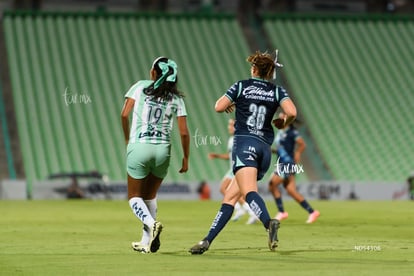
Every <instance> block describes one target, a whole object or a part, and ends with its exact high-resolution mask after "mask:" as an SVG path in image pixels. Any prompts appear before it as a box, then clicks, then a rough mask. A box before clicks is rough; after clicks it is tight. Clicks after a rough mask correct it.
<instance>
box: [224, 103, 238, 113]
mask: <svg viewBox="0 0 414 276" xmlns="http://www.w3.org/2000/svg"><path fill="white" fill-rule="evenodd" d="M235 108H236V107H235V105H234V104H232V105H230V106H229V107H227V108H226V110H225V111H226V113H232V112H233V111H234V109H235Z"/></svg>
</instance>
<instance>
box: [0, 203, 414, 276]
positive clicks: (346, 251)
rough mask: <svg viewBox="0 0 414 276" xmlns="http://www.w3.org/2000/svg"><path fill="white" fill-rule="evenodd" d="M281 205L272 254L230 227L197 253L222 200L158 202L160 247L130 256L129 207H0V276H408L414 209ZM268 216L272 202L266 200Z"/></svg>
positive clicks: (412, 267)
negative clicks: (311, 215) (311, 218)
mask: <svg viewBox="0 0 414 276" xmlns="http://www.w3.org/2000/svg"><path fill="white" fill-rule="evenodd" d="M311 203H312V205H313V206H314V207H316V208H317V209H318V210H320V211H321V217H320V218H319V220H318V221H317V222H316V223H314V224H311V225H307V224H305V220H306V217H307V214H306V212H305V211H304V210H303V209H302V208H301V207H300V206H299V205H298V204H296V203H295V202H293V201H286V202H285V206H286V209H287V211H288V212H289V219H288V220H285V221H283V222H282V225H281V228H280V230H279V241H280V242H279V247H278V248H277V251H276V252H270V251H269V250H268V248H267V233H266V232H265V230H264V228H263V226H262V225H261V224H255V225H246V224H245V221H246V219H247V217H245V218H243V219H242V220H240V221H238V222H229V224H228V225H227V227H226V228H225V229H224V230H223V232H222V233H221V234H220V235H219V236H218V237H217V239H216V240H215V241H214V243H213V244H212V245H211V247H210V250H209V251H207V252H205V253H204V254H203V255H191V254H189V253H188V252H187V251H188V249H189V248H190V247H191V246H192V245H193V244H195V243H196V242H198V241H199V240H200V239H201V238H203V237H204V236H205V234H206V233H207V231H208V229H209V227H210V224H211V221H212V219H213V218H214V216H215V214H216V212H217V210H218V208H219V206H220V202H217V201H208V202H199V201H163V200H160V201H159V202H158V210H159V217H158V218H159V220H160V221H162V223H163V224H164V230H163V232H162V234H161V248H160V250H159V251H158V252H157V253H155V254H146V255H145V254H141V253H136V252H134V251H133V250H132V249H131V248H130V243H131V241H134V240H139V238H140V233H141V226H140V224H139V222H138V220H137V219H136V218H135V217H134V215H133V214H132V212H131V210H130V209H129V206H128V203H127V201H126V200H125V201H89V200H85V201H76V200H75V201H0V275H117V276H119V275H194V274H197V275H233V274H234V275H254V273H257V275H262V273H266V275H390V274H391V275H414V202H409V201H364V202H362V201H312V202H311ZM267 206H268V208H269V211H270V212H271V215H272V216H273V215H274V214H275V212H276V206H275V205H274V203H273V202H267Z"/></svg>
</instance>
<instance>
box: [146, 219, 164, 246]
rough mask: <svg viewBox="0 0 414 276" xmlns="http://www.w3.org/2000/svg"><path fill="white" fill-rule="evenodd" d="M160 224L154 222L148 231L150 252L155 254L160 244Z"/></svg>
mask: <svg viewBox="0 0 414 276" xmlns="http://www.w3.org/2000/svg"><path fill="white" fill-rule="evenodd" d="M162 228H163V226H162V224H161V222H159V221H156V222H154V225H153V226H152V229H151V231H150V242H149V244H150V251H151V252H152V253H155V252H157V251H158V249H159V248H160V245H161V242H160V234H161V231H162Z"/></svg>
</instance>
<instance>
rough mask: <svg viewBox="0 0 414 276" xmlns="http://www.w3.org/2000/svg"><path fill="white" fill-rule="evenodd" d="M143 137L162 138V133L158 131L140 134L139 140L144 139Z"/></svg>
mask: <svg viewBox="0 0 414 276" xmlns="http://www.w3.org/2000/svg"><path fill="white" fill-rule="evenodd" d="M144 137H162V132H161V131H158V130H154V131H145V132H140V133H139V138H144Z"/></svg>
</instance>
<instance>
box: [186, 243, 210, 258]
mask: <svg viewBox="0 0 414 276" xmlns="http://www.w3.org/2000/svg"><path fill="white" fill-rule="evenodd" d="M209 247H210V243H209V242H208V241H207V240H202V241H200V242H198V243H197V244H196V245H194V246H193V247H191V248H190V250H188V252H190V253H191V254H193V255H201V254H203V253H204V252H205V251H207V250H208V248H209Z"/></svg>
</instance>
